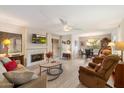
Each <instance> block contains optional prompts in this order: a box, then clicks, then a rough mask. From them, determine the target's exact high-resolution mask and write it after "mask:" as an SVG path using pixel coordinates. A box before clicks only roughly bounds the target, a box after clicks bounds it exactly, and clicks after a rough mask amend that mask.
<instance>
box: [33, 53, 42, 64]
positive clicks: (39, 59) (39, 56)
mask: <svg viewBox="0 0 124 93" xmlns="http://www.w3.org/2000/svg"><path fill="white" fill-rule="evenodd" d="M41 60H44V53H40V54H32V55H31V62H37V61H41Z"/></svg>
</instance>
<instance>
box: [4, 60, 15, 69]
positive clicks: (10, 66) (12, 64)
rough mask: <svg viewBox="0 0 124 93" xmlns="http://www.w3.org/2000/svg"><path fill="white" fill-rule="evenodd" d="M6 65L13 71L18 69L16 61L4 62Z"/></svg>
mask: <svg viewBox="0 0 124 93" xmlns="http://www.w3.org/2000/svg"><path fill="white" fill-rule="evenodd" d="M4 67H5V68H6V70H7V71H12V70H14V69H16V67H17V64H16V61H15V60H13V61H10V62H8V63H6V64H4Z"/></svg>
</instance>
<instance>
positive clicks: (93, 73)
mask: <svg viewBox="0 0 124 93" xmlns="http://www.w3.org/2000/svg"><path fill="white" fill-rule="evenodd" d="M79 73H85V74H87V75H92V76H96V77H99V78H101V79H102V77H101V76H100V75H99V74H98V73H97V72H94V71H92V70H90V69H88V68H86V67H83V66H80V68H79Z"/></svg>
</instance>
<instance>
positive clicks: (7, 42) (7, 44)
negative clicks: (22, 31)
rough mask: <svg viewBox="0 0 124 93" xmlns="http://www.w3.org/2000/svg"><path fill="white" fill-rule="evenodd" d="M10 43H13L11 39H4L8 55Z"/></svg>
mask: <svg viewBox="0 0 124 93" xmlns="http://www.w3.org/2000/svg"><path fill="white" fill-rule="evenodd" d="M10 44H11V41H10V40H9V39H5V40H3V45H4V46H5V49H6V50H7V52H6V56H8V50H9V48H8V46H9V45H10Z"/></svg>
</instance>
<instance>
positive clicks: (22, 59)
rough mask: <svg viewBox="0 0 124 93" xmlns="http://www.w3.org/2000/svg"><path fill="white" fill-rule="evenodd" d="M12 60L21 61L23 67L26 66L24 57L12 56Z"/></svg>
mask: <svg viewBox="0 0 124 93" xmlns="http://www.w3.org/2000/svg"><path fill="white" fill-rule="evenodd" d="M9 58H10V59H11V60H20V62H21V64H22V65H25V63H24V55H17V56H12V57H9Z"/></svg>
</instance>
